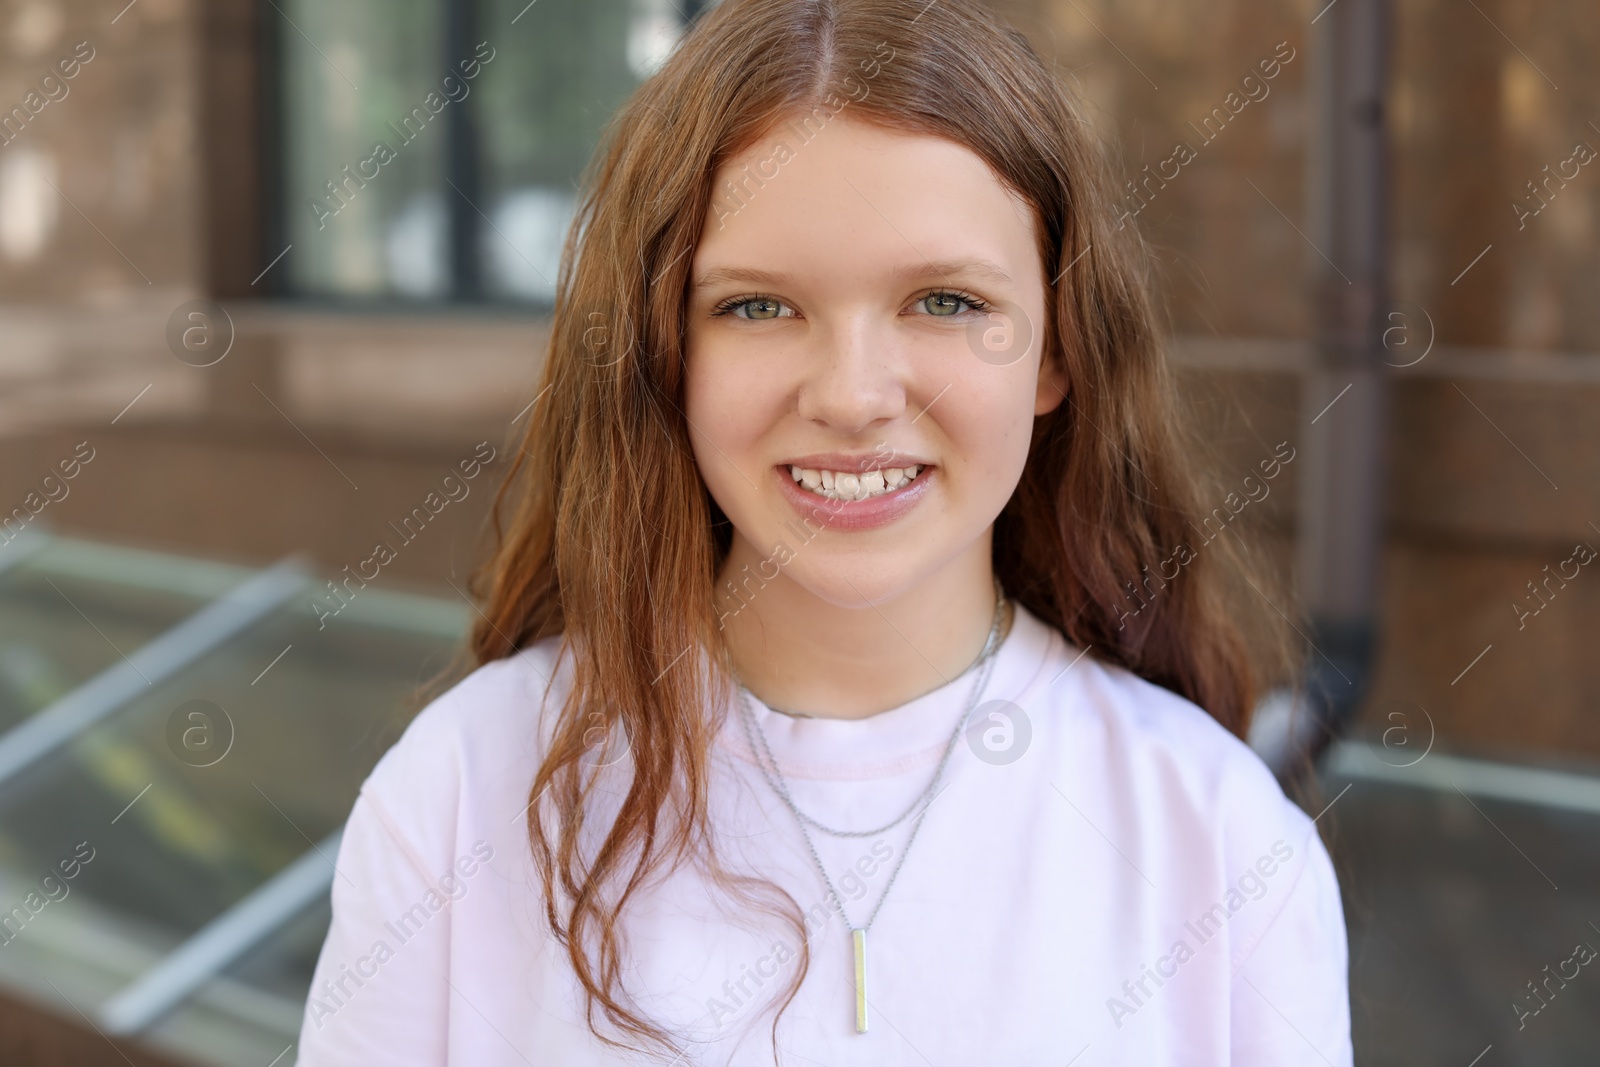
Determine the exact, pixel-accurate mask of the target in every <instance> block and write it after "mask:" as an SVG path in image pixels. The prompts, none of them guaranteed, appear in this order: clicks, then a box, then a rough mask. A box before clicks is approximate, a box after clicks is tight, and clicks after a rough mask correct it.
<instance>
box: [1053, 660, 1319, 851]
mask: <svg viewBox="0 0 1600 1067" xmlns="http://www.w3.org/2000/svg"><path fill="white" fill-rule="evenodd" d="M1073 674H1075V675H1077V681H1076V685H1075V687H1074V688H1073V689H1072V690H1071V693H1070V698H1069V699H1070V702H1071V703H1072V704H1073V705H1074V707H1073V708H1072V709H1071V710H1072V713H1073V714H1074V717H1075V721H1076V723H1077V726H1078V731H1076V732H1078V733H1079V736H1080V737H1081V738H1083V739H1085V740H1087V742H1088V743H1089V744H1090V745H1092V746H1094V748H1095V749H1096V750H1097V751H1098V752H1099V753H1100V755H1101V756H1102V757H1103V758H1105V759H1106V760H1107V761H1108V765H1109V766H1113V767H1116V768H1117V769H1118V770H1119V771H1121V772H1122V773H1124V774H1126V775H1129V776H1131V780H1132V781H1133V782H1136V783H1139V784H1141V785H1142V786H1144V787H1145V792H1146V794H1147V798H1148V799H1149V800H1150V801H1152V802H1156V803H1159V804H1161V805H1162V806H1164V807H1167V808H1170V810H1171V813H1172V814H1173V815H1174V816H1181V815H1184V814H1188V815H1191V816H1210V817H1216V816H1226V819H1225V821H1224V823H1222V824H1221V825H1226V826H1229V827H1231V828H1233V829H1236V830H1237V829H1244V828H1247V827H1249V826H1250V825H1252V824H1255V823H1260V824H1262V825H1263V826H1264V827H1266V828H1271V827H1278V828H1281V829H1285V830H1287V829H1290V828H1294V829H1300V830H1303V829H1304V828H1305V827H1306V826H1307V825H1309V823H1310V820H1309V819H1307V818H1306V817H1305V814H1304V813H1303V812H1301V811H1300V809H1299V808H1298V807H1297V806H1295V805H1294V803H1293V802H1291V801H1290V800H1289V799H1288V798H1287V797H1286V796H1285V795H1284V793H1283V790H1282V788H1281V787H1280V786H1279V784H1278V781H1277V779H1276V778H1275V777H1274V776H1273V773H1272V771H1271V770H1270V769H1269V768H1268V767H1267V765H1266V764H1265V763H1264V762H1263V761H1262V760H1261V758H1260V757H1259V756H1257V755H1256V753H1255V752H1254V751H1253V750H1251V748H1250V746H1249V745H1247V744H1245V742H1244V741H1242V740H1240V739H1239V738H1238V737H1235V736H1234V735H1233V734H1232V733H1230V732H1229V731H1228V730H1227V729H1226V728H1225V727H1223V726H1222V724H1221V723H1219V722H1217V720H1216V719H1214V718H1212V717H1211V715H1210V714H1208V713H1207V712H1206V711H1205V710H1204V709H1202V708H1201V707H1199V706H1198V705H1197V704H1195V703H1193V702H1192V701H1190V700H1188V699H1186V698H1184V697H1182V696H1180V695H1178V694H1177V693H1174V692H1172V691H1171V690H1169V689H1166V688H1163V687H1162V686H1159V685H1156V684H1155V683H1154V682H1150V681H1147V680H1146V679H1144V678H1141V677H1140V676H1138V675H1137V674H1134V673H1133V672H1132V671H1129V670H1126V669H1125V668H1122V667H1118V666H1115V665H1112V664H1108V663H1103V662H1100V661H1097V660H1095V659H1094V657H1093V656H1092V655H1091V656H1089V657H1086V658H1085V659H1084V661H1083V663H1082V664H1080V665H1079V667H1078V668H1077V669H1076V670H1075V671H1073Z"/></svg>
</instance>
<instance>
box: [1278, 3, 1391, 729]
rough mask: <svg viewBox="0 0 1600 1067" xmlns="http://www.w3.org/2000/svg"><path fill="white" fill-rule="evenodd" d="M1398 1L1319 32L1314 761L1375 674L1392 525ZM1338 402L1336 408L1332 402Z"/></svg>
mask: <svg viewBox="0 0 1600 1067" xmlns="http://www.w3.org/2000/svg"><path fill="white" fill-rule="evenodd" d="M1389 35H1390V11H1389V0H1337V2H1335V3H1334V4H1333V5H1332V6H1331V7H1329V8H1327V9H1325V10H1324V11H1323V12H1322V13H1321V15H1319V16H1318V18H1317V20H1316V22H1315V23H1314V24H1313V25H1312V27H1311V33H1310V41H1309V45H1308V47H1309V49H1310V51H1311V63H1310V66H1311V81H1312V85H1311V92H1310V99H1311V108H1312V130H1313V136H1312V140H1311V147H1310V151H1309V153H1308V158H1307V161H1306V162H1307V179H1308V180H1307V207H1308V214H1309V216H1310V217H1309V219H1308V222H1309V229H1310V236H1311V239H1312V242H1313V243H1314V244H1315V246H1316V252H1315V253H1314V254H1313V255H1311V257H1310V263H1311V278H1310V280H1311V291H1312V303H1313V316H1314V325H1313V341H1314V345H1315V353H1316V355H1315V359H1314V362H1313V365H1312V367H1311V369H1310V372H1309V373H1308V374H1307V375H1306V379H1305V387H1304V388H1305V393H1304V396H1303V398H1302V406H1303V410H1304V411H1305V417H1306V418H1307V419H1309V420H1312V421H1311V422H1310V425H1309V426H1308V428H1307V430H1306V433H1305V451H1306V459H1305V465H1304V467H1303V468H1302V470H1301V478H1302V480H1301V482H1300V529H1299V559H1298V580H1299V587H1300V595H1301V602H1302V604H1303V606H1304V607H1305V609H1306V611H1307V614H1308V615H1309V619H1310V623H1311V630H1310V634H1309V636H1310V637H1311V640H1312V643H1313V645H1314V646H1315V647H1314V648H1313V649H1312V650H1310V652H1309V657H1310V659H1309V662H1308V664H1307V694H1308V696H1309V697H1310V700H1311V709H1312V715H1313V718H1314V721H1313V723H1312V725H1313V727H1316V728H1314V729H1312V730H1311V731H1310V735H1309V737H1308V739H1307V744H1306V749H1305V750H1306V751H1307V753H1308V754H1309V755H1311V756H1313V757H1314V756H1316V755H1317V754H1319V753H1320V752H1321V750H1322V749H1323V747H1324V746H1325V745H1326V743H1327V742H1328V741H1329V740H1331V739H1332V738H1333V737H1335V736H1337V735H1338V734H1339V733H1341V732H1342V731H1343V730H1344V729H1345V728H1346V727H1347V726H1348V724H1349V722H1350V721H1351V719H1352V718H1353V717H1354V715H1355V712H1356V709H1357V708H1358V706H1359V705H1360V702H1361V699H1362V697H1363V696H1364V694H1365V692H1366V690H1367V688H1368V684H1369V682H1370V679H1371V675H1372V667H1373V657H1374V650H1375V645H1376V640H1377V631H1378V609H1379V603H1378V598H1379V592H1380V585H1379V565H1380V555H1381V551H1382V533H1383V488H1384V480H1383V464H1384V437H1385V434H1386V426H1387V411H1388V396H1387V385H1388V382H1387V379H1386V378H1385V376H1384V373H1383V371H1384V367H1383V362H1384V361H1383V352H1384V348H1383V343H1382V339H1383V331H1384V328H1385V325H1386V323H1385V316H1386V312H1387V311H1388V310H1389V308H1388V302H1389V292H1388V286H1389V279H1388V269H1387V257H1388V220H1387V214H1388V212H1387V205H1386V197H1387V190H1388V183H1387V165H1386V163H1387V160H1386V155H1387V153H1386V150H1385V144H1384V140H1385V138H1384V129H1385V121H1384V119H1385V116H1384V97H1385V88H1386V83H1387V65H1388V52H1389ZM1330 405H1331V406H1330Z"/></svg>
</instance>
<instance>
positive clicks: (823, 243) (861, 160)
mask: <svg viewBox="0 0 1600 1067" xmlns="http://www.w3.org/2000/svg"><path fill="white" fill-rule="evenodd" d="M959 260H986V261H989V262H992V263H995V264H997V265H999V266H1000V267H1001V268H1002V269H1003V270H1004V271H1005V273H1007V274H1008V275H1009V276H1010V277H1011V278H1012V279H1014V280H1015V281H1016V282H1017V284H1019V285H1022V284H1025V283H1027V282H1028V281H1030V280H1033V279H1036V278H1037V279H1040V281H1041V283H1042V274H1041V271H1042V268H1041V267H1040V264H1039V262H1038V244H1037V242H1036V240H1035V223H1034V219H1033V212H1032V211H1031V209H1030V208H1029V206H1028V204H1027V203H1026V202H1025V201H1024V200H1023V199H1022V198H1021V197H1019V196H1017V195H1016V194H1015V193H1014V192H1012V191H1011V190H1010V189H1009V188H1007V187H1006V186H1005V185H1004V184H1002V183H1001V181H1000V180H999V178H998V177H997V176H996V175H995V173H994V172H993V171H992V170H991V169H990V168H989V166H988V164H986V163H985V162H984V161H983V160H982V159H981V158H980V157H979V156H978V155H977V154H976V153H975V152H973V151H972V150H971V149H969V148H967V147H966V146H964V145H960V144H957V143H956V142H954V141H950V140H946V139H944V138H941V137H935V136H932V135H928V134H920V133H908V132H904V131H900V130H890V129H886V128H884V127H881V126H877V125H873V124H870V123H867V122H863V121H860V120H857V119H853V118H851V117H850V116H849V111H848V108H847V109H846V110H845V111H843V112H840V113H839V114H838V115H836V116H835V117H833V118H832V119H830V120H828V121H826V122H825V123H823V124H820V126H819V124H818V123H816V122H815V121H814V120H813V121H812V122H811V123H809V124H802V122H801V121H800V119H799V118H798V117H797V118H794V119H785V120H780V121H779V122H778V123H777V125H776V126H774V127H773V128H772V129H771V130H769V131H767V132H766V133H765V134H764V135H763V136H762V137H760V138H758V139H757V140H756V141H755V142H753V143H752V144H751V145H749V146H748V147H746V148H745V149H744V150H743V151H741V152H739V153H738V154H737V155H735V156H733V157H732V158H730V159H729V160H728V161H727V162H725V163H724V164H723V165H722V166H720V167H719V168H718V169H717V172H716V174H715V176H714V178H713V190H712V199H711V205H710V208H709V210H708V211H707V214H706V223H705V227H704V229H703V230H702V234H701V242H700V247H699V248H698V250H697V252H696V255H695V261H694V277H695V278H697V279H698V278H700V277H702V276H703V275H704V274H705V273H706V272H707V271H709V270H715V269H718V268H724V267H728V266H753V265H761V266H771V267H773V269H777V270H783V271H786V272H791V273H796V274H806V273H810V274H813V275H825V276H827V277H829V278H831V279H833V280H834V281H836V282H839V283H841V284H859V283H860V282H862V281H865V280H866V279H867V278H869V277H878V276H881V275H882V274H883V273H884V272H886V271H887V272H890V273H895V274H900V275H903V274H904V273H905V270H906V268H907V267H908V266H910V265H925V264H926V263H928V262H935V263H941V262H954V261H959Z"/></svg>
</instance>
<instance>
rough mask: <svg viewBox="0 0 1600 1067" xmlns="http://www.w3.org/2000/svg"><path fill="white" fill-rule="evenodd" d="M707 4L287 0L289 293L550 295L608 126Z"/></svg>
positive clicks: (284, 279)
mask: <svg viewBox="0 0 1600 1067" xmlns="http://www.w3.org/2000/svg"><path fill="white" fill-rule="evenodd" d="M701 6H703V5H700V4H695V3H692V2H686V0H534V2H533V3H529V2H528V0H341V2H340V3H337V4H330V3H326V2H325V0H279V2H278V4H277V5H276V7H277V9H278V10H277V12H272V11H269V12H268V21H269V24H271V25H272V26H273V34H274V36H275V39H276V44H277V56H278V60H277V63H276V67H275V69H276V78H277V87H276V99H277V107H278V112H279V128H278V135H279V139H280V143H279V148H278V151H276V152H274V153H272V154H271V155H272V157H273V165H274V166H275V167H276V169H277V172H276V174H275V175H274V178H275V181H274V183H273V185H274V187H275V188H277V189H278V190H279V194H278V196H277V197H276V201H277V203H276V214H277V217H276V219H275V220H274V223H275V227H274V228H275V229H276V230H277V232H278V235H279V236H280V237H281V240H280V241H278V242H277V244H279V245H287V246H290V251H289V253H288V255H287V256H286V257H285V260H284V267H285V269H284V270H283V271H282V272H281V274H279V273H278V272H275V277H276V278H277V279H278V284H279V291H280V292H281V293H283V294H285V295H289V296H299V297H308V298H324V299H326V298H332V299H338V300H356V301H422V302H444V301H499V302H520V303H528V304H533V305H547V304H548V302H549V301H550V300H551V298H552V297H553V295H554V291H555V280H556V273H557V267H558V264H559V261H560V253H561V244H562V241H563V239H564V238H565V235H566V230H567V226H568V224H569V223H570V222H571V219H572V214H573V209H574V202H575V193H576V186H577V181H578V178H579V176H580V174H581V172H582V169H583V167H584V165H585V164H586V163H587V161H588V159H589V156H590V154H591V153H592V152H593V150H594V146H595V144H596V142H597V140H598V138H599V135H600V131H601V129H602V127H603V126H604V125H605V123H606V122H607V121H608V120H609V119H610V117H611V115H612V113H613V112H614V111H615V110H616V108H617V107H618V106H619V105H620V104H621V103H622V102H623V100H624V99H626V97H627V96H628V94H629V93H631V92H632V91H633V89H634V88H635V87H636V86H637V85H638V84H639V82H640V80H641V79H643V78H644V77H646V76H647V75H649V74H650V73H651V72H652V71H654V70H655V69H656V68H657V67H658V66H659V65H660V63H661V62H662V61H663V60H664V59H665V57H666V55H667V54H668V53H669V52H670V50H671V48H672V47H673V45H674V44H675V43H676V41H677V40H678V38H679V36H680V35H681V33H682V31H683V29H684V28H685V26H686V25H687V22H688V20H689V19H691V18H692V17H693V15H694V14H695V12H696V11H697V10H698V8H699V7H701Z"/></svg>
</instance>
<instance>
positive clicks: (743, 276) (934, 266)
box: [694, 256, 1012, 290]
mask: <svg viewBox="0 0 1600 1067" xmlns="http://www.w3.org/2000/svg"><path fill="white" fill-rule="evenodd" d="M953 275H967V276H968V277H975V278H980V279H983V280H984V281H988V282H992V283H995V284H997V285H1010V284H1012V280H1011V275H1009V274H1007V273H1006V272H1005V271H1003V270H1001V269H1000V267H999V266H997V265H996V264H994V263H991V262H989V261H988V260H986V259H980V258H978V257H975V256H973V257H966V258H962V259H948V260H941V261H938V262H929V261H926V260H924V261H923V262H921V263H913V264H910V265H908V266H904V267H900V268H898V269H896V270H894V271H892V272H891V273H890V277H891V278H893V279H894V280H895V281H901V282H914V281H922V280H924V279H928V278H933V279H941V280H942V279H945V278H949V277H951V276H953ZM794 280H795V279H794V275H792V274H786V273H784V272H782V271H770V270H760V269H759V268H756V267H713V268H712V269H711V270H708V271H706V272H705V273H704V274H703V275H701V276H700V278H699V280H698V281H696V282H695V283H694V288H695V289H696V290H700V289H709V288H710V287H712V286H714V285H721V284H722V283H724V282H750V283H752V284H756V285H771V286H780V285H788V284H791V283H792V282H793V281H794Z"/></svg>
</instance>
